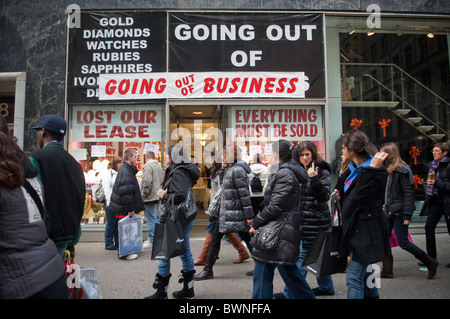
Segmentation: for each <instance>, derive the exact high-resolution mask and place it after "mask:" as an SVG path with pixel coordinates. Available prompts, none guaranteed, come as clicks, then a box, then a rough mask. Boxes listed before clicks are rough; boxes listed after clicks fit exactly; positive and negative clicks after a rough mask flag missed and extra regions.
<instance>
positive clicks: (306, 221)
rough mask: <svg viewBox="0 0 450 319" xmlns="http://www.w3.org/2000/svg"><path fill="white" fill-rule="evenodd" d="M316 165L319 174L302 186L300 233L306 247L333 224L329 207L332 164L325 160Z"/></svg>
mask: <svg viewBox="0 0 450 319" xmlns="http://www.w3.org/2000/svg"><path fill="white" fill-rule="evenodd" d="M315 165H317V166H318V173H319V175H317V176H314V177H312V178H310V179H309V181H308V182H307V183H306V184H304V185H302V188H301V194H302V195H301V204H300V217H301V220H300V233H301V238H302V246H303V247H304V248H309V247H311V245H312V243H313V242H314V239H316V236H317V234H318V233H319V231H320V230H327V229H328V228H329V227H330V225H331V216H330V209H329V207H328V200H329V199H330V185H331V178H330V172H331V166H330V164H328V163H327V162H325V161H321V162H319V163H315ZM302 169H303V168H302Z"/></svg>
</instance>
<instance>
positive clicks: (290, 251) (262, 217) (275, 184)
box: [252, 162, 308, 265]
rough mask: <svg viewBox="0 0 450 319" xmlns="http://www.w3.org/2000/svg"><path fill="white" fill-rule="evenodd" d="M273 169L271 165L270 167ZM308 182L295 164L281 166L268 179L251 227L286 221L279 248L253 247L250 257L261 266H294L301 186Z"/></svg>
mask: <svg viewBox="0 0 450 319" xmlns="http://www.w3.org/2000/svg"><path fill="white" fill-rule="evenodd" d="M272 166H273V165H272ZM307 180H308V176H307V175H306V172H305V170H303V169H302V168H301V167H300V166H298V165H297V164H296V163H295V162H289V163H283V164H280V166H279V169H278V171H277V172H276V173H275V174H274V175H272V176H271V177H270V178H269V181H268V186H267V187H266V190H265V192H264V209H263V210H262V211H261V212H260V213H259V214H258V215H256V216H255V218H254V219H253V225H252V226H253V228H254V229H255V230H256V229H258V228H259V227H261V226H263V225H265V224H267V223H268V222H270V221H271V220H278V219H285V218H286V217H287V216H289V218H288V219H287V221H286V224H285V226H284V228H283V230H282V232H281V234H280V239H279V244H278V248H277V249H276V250H275V251H273V252H264V251H261V250H258V249H256V248H253V250H252V257H253V258H254V259H255V260H257V261H259V262H263V263H272V264H273V263H275V264H282V265H295V263H296V262H297V261H298V256H299V252H300V213H299V211H298V209H299V207H298V204H299V200H300V184H305V183H306V182H307Z"/></svg>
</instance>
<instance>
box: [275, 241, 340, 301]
mask: <svg viewBox="0 0 450 319" xmlns="http://www.w3.org/2000/svg"><path fill="white" fill-rule="evenodd" d="M308 251H309V248H303V245H302V242H300V256H299V258H298V261H297V267H298V269H299V270H300V273H301V275H302V276H303V278H304V279H306V275H308V271H307V270H305V269H304V268H303V267H302V265H303V262H304V261H305V259H306V256H307V255H308ZM316 278H317V284H318V285H319V290H320V291H323V292H328V293H334V285H333V280H332V279H331V276H326V277H316ZM283 293H284V295H285V296H286V298H287V299H292V294H291V293H290V292H289V289H288V287H287V286H286V287H284V291H283Z"/></svg>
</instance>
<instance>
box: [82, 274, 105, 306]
mask: <svg viewBox="0 0 450 319" xmlns="http://www.w3.org/2000/svg"><path fill="white" fill-rule="evenodd" d="M80 286H81V290H82V291H83V295H82V298H81V299H102V295H101V293H100V289H99V287H98V277H97V268H93V267H82V268H80Z"/></svg>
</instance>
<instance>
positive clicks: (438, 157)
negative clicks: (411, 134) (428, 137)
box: [432, 143, 449, 162]
mask: <svg viewBox="0 0 450 319" xmlns="http://www.w3.org/2000/svg"><path fill="white" fill-rule="evenodd" d="M448 150H449V146H448V144H447V143H436V144H434V146H433V151H432V152H433V159H434V160H435V161H436V162H440V161H442V160H443V159H444V157H446V156H447V154H448Z"/></svg>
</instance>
